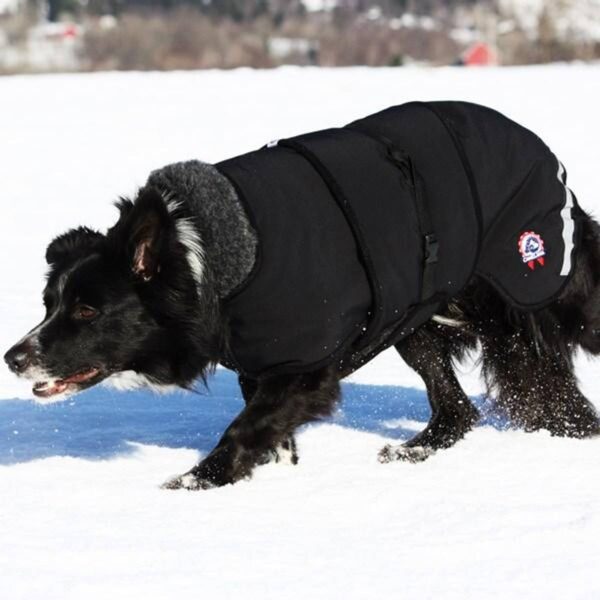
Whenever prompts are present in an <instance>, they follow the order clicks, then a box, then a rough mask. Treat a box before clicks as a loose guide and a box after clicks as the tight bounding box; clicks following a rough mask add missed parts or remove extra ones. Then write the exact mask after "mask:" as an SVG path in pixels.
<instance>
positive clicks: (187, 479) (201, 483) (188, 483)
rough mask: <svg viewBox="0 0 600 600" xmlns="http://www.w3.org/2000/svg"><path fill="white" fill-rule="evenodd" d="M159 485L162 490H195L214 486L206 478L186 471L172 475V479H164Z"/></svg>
mask: <svg viewBox="0 0 600 600" xmlns="http://www.w3.org/2000/svg"><path fill="white" fill-rule="evenodd" d="M160 487H161V489H163V490H190V491H196V490H209V489H211V488H214V487H216V485H215V484H214V483H212V482H211V481H208V480H207V479H201V478H200V477H197V476H196V475H194V474H193V473H186V474H185V475H179V477H174V478H173V479H169V480H168V481H165V483H163V484H162V485H161V486H160Z"/></svg>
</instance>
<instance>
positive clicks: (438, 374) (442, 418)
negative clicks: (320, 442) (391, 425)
mask: <svg viewBox="0 0 600 600" xmlns="http://www.w3.org/2000/svg"><path fill="white" fill-rule="evenodd" d="M433 327H437V326H435V325H429V324H427V325H425V326H423V327H421V328H420V329H418V330H417V331H416V332H415V333H413V334H412V335H411V336H409V337H408V338H406V339H405V340H403V341H402V342H401V343H399V344H398V345H397V346H396V349H397V350H398V352H399V353H400V355H401V356H402V358H403V359H404V360H405V362H406V363H407V364H408V366H409V367H411V368H412V369H413V370H414V371H416V372H417V373H418V374H419V375H420V376H421V377H422V378H423V381H424V383H425V386H426V388H427V394H428V398H429V404H430V405H431V418H430V420H429V423H428V424H427V427H426V428H425V429H424V430H423V431H422V432H421V433H419V434H418V435H416V436H415V437H414V438H412V439H411V440H409V441H408V442H405V443H404V444H401V445H399V446H391V445H388V446H385V447H384V448H383V449H382V450H381V451H380V453H379V460H380V461H381V462H389V461H392V460H406V461H411V462H418V461H421V460H425V459H426V458H427V457H429V456H431V454H433V453H434V452H435V451H436V450H439V449H441V448H449V447H450V446H452V445H453V444H454V443H456V442H457V441H458V440H460V439H461V438H462V437H463V436H464V435H465V433H466V432H467V431H469V430H470V429H471V428H472V427H473V425H474V424H475V422H476V421H477V420H478V418H479V413H478V411H477V409H476V408H475V407H474V406H473V405H472V404H471V402H470V400H469V398H468V397H467V395H466V394H465V392H464V391H463V390H462V388H461V387H460V384H459V383H458V380H457V379H456V375H455V373H454V368H453V365H452V353H451V342H450V339H449V338H448V337H446V336H444V335H442V334H439V333H438V332H436V331H435V330H434V329H433ZM444 329H445V328H444Z"/></svg>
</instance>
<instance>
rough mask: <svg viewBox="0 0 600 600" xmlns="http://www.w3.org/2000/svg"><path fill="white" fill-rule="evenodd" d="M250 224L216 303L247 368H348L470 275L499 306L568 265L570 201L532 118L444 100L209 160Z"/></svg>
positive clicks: (535, 302)
mask: <svg viewBox="0 0 600 600" xmlns="http://www.w3.org/2000/svg"><path fill="white" fill-rule="evenodd" d="M217 168H218V169H219V171H220V172H221V173H223V174H224V175H225V176H226V177H227V178H228V179H229V180H230V181H231V182H232V183H233V185H234V186H235V188H236V190H237V192H238V194H239V196H240V198H241V200H242V202H243V203H244V206H245V209H246V211H247V213H248V216H249V218H250V220H251V223H252V224H253V226H254V228H255V230H256V232H257V235H258V239H259V252H258V257H257V260H256V264H255V267H254V270H253V272H252V273H251V275H250V276H249V277H248V279H247V281H246V282H244V284H243V285H242V287H240V288H239V289H237V290H235V291H234V293H232V294H231V295H230V296H229V297H228V298H227V299H226V300H225V302H224V308H225V310H226V311H227V314H228V315H229V317H230V319H231V331H232V337H231V340H230V351H229V356H228V359H227V361H226V362H227V363H228V364H229V365H230V366H232V367H233V368H235V369H236V370H237V371H239V372H241V373H244V374H246V375H250V376H257V375H263V374H265V373H276V372H285V373H299V372H304V371H310V370H314V369H317V368H319V367H321V366H324V365H327V364H332V363H334V362H336V363H339V364H340V367H343V368H349V369H352V368H356V367H358V366H360V364H362V363H364V362H365V361H367V360H369V359H370V358H372V357H373V356H374V355H376V354H377V353H378V352H380V351H381V350H383V349H384V348H386V347H388V346H390V345H392V344H395V343H397V342H398V341H399V340H400V339H402V338H403V337H404V336H406V335H408V334H410V333H411V332H412V331H414V330H415V328H416V327H418V326H419V325H421V324H423V323H424V322H425V321H426V320H428V319H429V318H431V316H432V315H433V314H434V313H435V311H436V309H437V308H438V307H439V306H440V305H442V304H444V303H446V302H448V301H449V300H450V299H451V298H452V297H453V296H456V295H457V294H458V293H459V292H460V291H461V290H462V288H463V287H464V286H465V285H466V283H467V282H468V281H469V279H470V278H471V277H472V276H473V275H474V274H477V275H479V276H481V277H483V278H485V279H486V280H488V281H489V282H490V283H491V284H493V285H494V286H495V287H496V289H497V290H498V292H499V293H501V294H502V295H503V296H504V297H505V299H506V300H507V301H508V302H509V303H510V304H511V305H513V306H515V307H518V308H521V309H534V308H539V307H541V306H543V305H544V304H547V303H549V302H551V301H552V300H553V299H554V298H555V297H556V296H557V295H558V294H559V293H560V291H561V289H562V288H563V286H564V285H565V284H566V282H567V281H568V279H569V276H570V275H571V273H572V271H573V268H572V266H573V265H572V261H573V259H574V254H573V250H574V246H575V244H576V240H577V238H578V227H577V217H578V216H579V214H580V212H579V209H578V207H577V203H576V200H575V198H574V196H573V194H572V193H571V191H570V190H569V189H568V188H567V187H566V185H565V182H566V176H565V173H564V169H563V168H562V165H561V164H560V163H559V162H558V160H557V159H556V157H555V156H554V155H553V154H552V153H551V152H550V150H549V149H548V148H547V146H546V145H545V144H544V143H543V142H542V141H541V140H540V139H539V138H538V137H537V136H535V135H534V134H533V133H531V132H530V131H528V130H527V129H525V128H523V127H521V126H519V125H517V124H516V123H514V122H512V121H510V120H509V119H507V118H506V117H504V116H502V115H501V114H499V113H497V112H495V111H493V110H490V109H487V108H484V107H481V106H477V105H473V104H467V103H459V102H432V103H420V102H415V103H410V104H404V105H402V106H397V107H392V108H389V109H387V110H384V111H382V112H380V113H377V114H375V115H371V116H369V117H367V118H365V119H361V120H359V121H355V122H353V123H351V124H349V125H347V126H346V127H343V128H340V129H328V130H324V131H318V132H315V133H309V134H307V135H301V136H298V137H295V138H291V139H287V140H280V141H278V142H276V143H272V144H269V145H268V146H267V147H265V148H262V149H260V150H258V151H255V152H250V153H249V154H245V155H243V156H238V157H235V158H232V159H230V160H226V161H224V162H221V163H219V164H218V165H217Z"/></svg>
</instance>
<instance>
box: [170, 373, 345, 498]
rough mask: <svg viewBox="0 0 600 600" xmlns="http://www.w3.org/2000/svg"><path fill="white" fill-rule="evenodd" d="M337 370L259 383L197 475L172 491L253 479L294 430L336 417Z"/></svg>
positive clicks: (181, 479)
mask: <svg viewBox="0 0 600 600" xmlns="http://www.w3.org/2000/svg"><path fill="white" fill-rule="evenodd" d="M338 382H339V375H338V372H337V371H336V370H335V369H333V368H326V369H321V370H319V371H315V372H312V373H306V374H301V375H278V376H275V377H269V378H265V379H261V380H259V381H258V386H257V389H256V392H255V393H254V394H253V395H252V398H251V399H250V400H249V402H248V404H247V405H246V407H245V408H244V410H243V411H242V412H241V413H240V414H239V416H238V417H237V418H236V419H235V420H234V421H233V423H232V424H231V425H230V426H229V427H228V428H227V430H226V431H225V433H224V434H223V437H222V438H221V440H220V441H219V443H218V444H217V446H216V447H215V449H214V450H213V451H212V452H211V453H210V454H209V455H208V456H207V457H206V458H205V459H204V460H203V461H202V462H201V463H199V464H198V465H196V466H195V467H194V468H193V469H192V470H191V471H189V472H188V473H185V474H184V475H181V476H180V477H176V478H175V479H172V480H171V481H168V482H167V483H165V484H164V486H163V487H165V488H168V489H179V488H187V489H190V490H198V489H207V488H211V487H218V486H222V485H226V484H228V483H235V482H236V481H239V480H240V479H242V478H244V477H250V475H251V474H252V470H253V469H254V467H255V466H256V465H257V464H260V463H261V462H264V456H265V454H266V453H268V452H269V451H270V450H271V449H272V448H276V447H277V446H279V445H280V444H281V443H282V442H284V441H285V440H286V439H288V438H289V437H290V436H291V435H292V434H293V432H294V430H295V429H296V428H297V427H299V426H300V425H303V424H305V423H308V422H310V421H314V420H316V419H319V418H322V417H326V416H328V415H330V414H331V411H332V410H333V408H334V406H335V402H336V400H337V399H338V397H339V383H338Z"/></svg>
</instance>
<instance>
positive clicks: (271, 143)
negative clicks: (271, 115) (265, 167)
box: [267, 140, 279, 148]
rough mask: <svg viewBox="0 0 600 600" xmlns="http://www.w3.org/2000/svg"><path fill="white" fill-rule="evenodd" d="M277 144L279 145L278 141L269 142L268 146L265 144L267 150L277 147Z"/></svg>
mask: <svg viewBox="0 0 600 600" xmlns="http://www.w3.org/2000/svg"><path fill="white" fill-rule="evenodd" d="M277 144H279V140H271V141H270V142H269V143H268V144H267V148H275V146H277Z"/></svg>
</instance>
